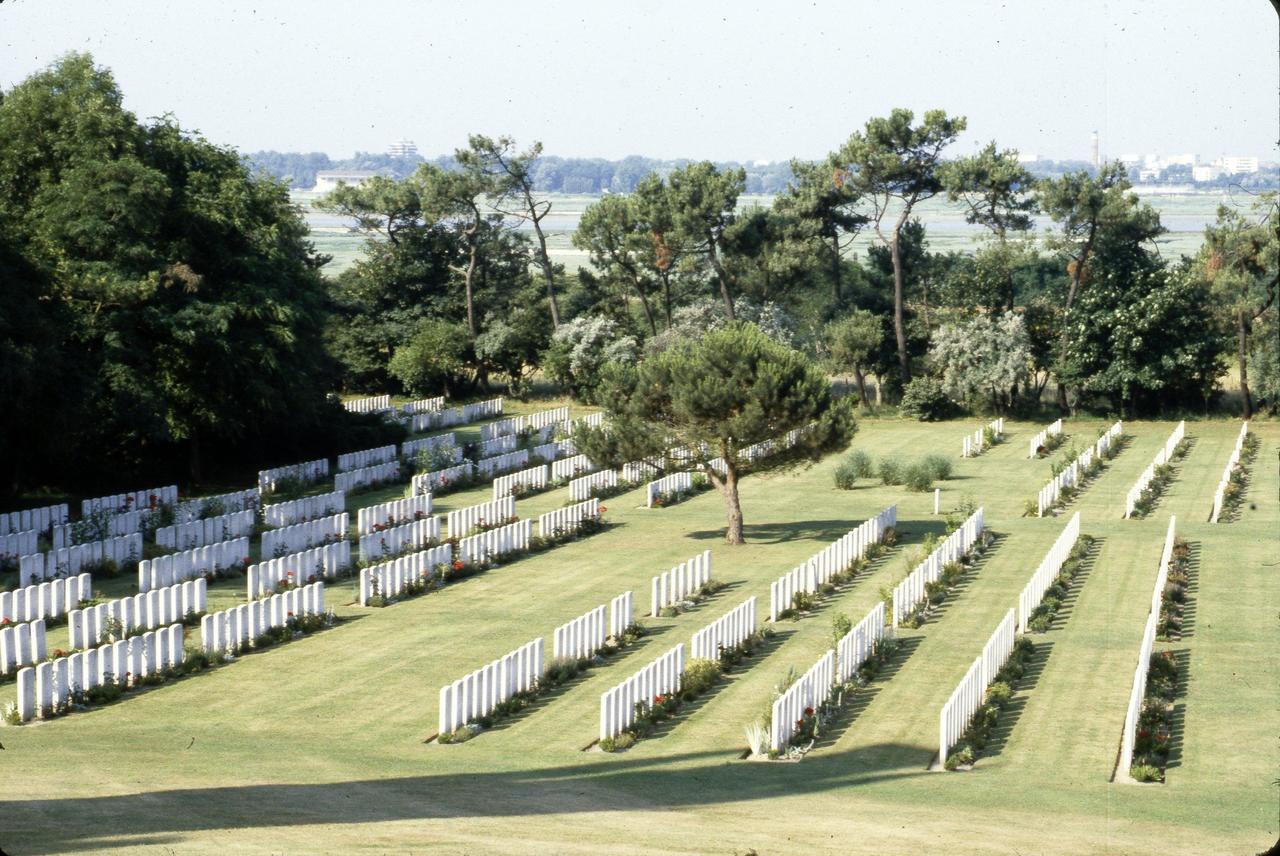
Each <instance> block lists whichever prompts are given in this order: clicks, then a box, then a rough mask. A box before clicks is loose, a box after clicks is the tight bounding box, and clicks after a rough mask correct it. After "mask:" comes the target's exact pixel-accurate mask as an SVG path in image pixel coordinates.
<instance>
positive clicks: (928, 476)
mask: <svg viewBox="0 0 1280 856" xmlns="http://www.w3.org/2000/svg"><path fill="white" fill-rule="evenodd" d="M902 483H903V484H904V485H906V488H907V490H910V491H915V492H916V493H921V492H923V491H926V490H930V489H932V488H933V469H932V468H931V467H930V466H929V465H928V464H927V463H925V462H923V461H917V462H916V463H914V464H908V465H907V466H906V468H904V469H903V470H902Z"/></svg>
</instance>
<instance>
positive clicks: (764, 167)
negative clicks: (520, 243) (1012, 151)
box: [245, 151, 1096, 196]
mask: <svg viewBox="0 0 1280 856" xmlns="http://www.w3.org/2000/svg"><path fill="white" fill-rule="evenodd" d="M245 160H246V161H247V162H248V164H249V165H250V168H251V169H254V170H262V171H263V172H266V173H267V174H269V175H271V176H273V177H275V178H277V179H279V180H280V181H283V182H285V183H286V184H288V185H289V187H290V188H294V189H301V190H306V189H307V188H310V187H314V186H315V183H316V173H317V172H320V171H325V170H348V169H349V170H369V171H371V172H376V173H378V174H379V175H382V176H385V177H387V178H408V177H409V176H410V175H411V174H412V173H413V171H414V170H415V169H417V168H418V165H419V164H423V163H430V164H432V165H433V166H437V167H440V168H441V169H445V170H456V169H457V168H458V163H457V159H456V158H455V157H454V156H453V155H441V156H439V157H436V158H432V159H431V160H427V159H426V158H423V157H422V156H420V155H413V156H410V157H392V156H391V155H388V154H379V153H377V152H356V153H355V155H353V156H352V157H349V158H340V159H336V160H335V159H333V158H330V157H329V156H328V155H327V154H325V153H324V152H277V151H260V152H253V153H251V154H248V155H245ZM692 163H694V162H693V161H691V160H689V159H687V158H676V159H674V160H662V159H659V158H646V157H641V156H640V155H630V156H628V157H625V158H622V159H621V160H607V159H605V158H562V157H556V156H554V155H543V156H541V157H540V158H538V162H537V163H536V164H534V167H533V170H532V178H533V189H534V190H536V191H538V192H539V193H577V194H599V193H605V192H608V193H633V192H635V189H636V187H637V186H639V184H640V182H641V181H643V180H644V179H645V178H646V177H647V176H649V175H650V174H656V175H658V176H661V177H663V178H665V177H666V176H667V175H669V174H670V173H672V172H674V171H675V170H678V169H683V168H685V167H687V166H689V165H690V164H692ZM1026 166H1027V169H1028V171H1029V173H1030V174H1031V175H1032V176H1034V177H1036V178H1058V177H1061V176H1062V175H1065V174H1066V173H1068V172H1080V171H1084V172H1088V173H1091V174H1092V173H1095V172H1096V170H1094V169H1093V167H1092V165H1091V164H1089V163H1088V162H1087V161H1070V160H1068V161H1053V160H1036V161H1032V162H1030V163H1028V164H1027V165H1026ZM716 168H717V169H720V170H722V171H731V170H737V169H741V170H742V172H743V176H744V179H745V183H744V185H743V189H744V192H745V193H748V194H750V195H753V196H756V195H766V196H772V195H775V194H778V193H783V192H784V191H786V189H787V187H788V185H790V184H791V181H792V179H793V178H794V175H793V174H792V172H791V164H790V163H789V162H787V161H777V162H772V163H767V164H757V163H739V162H737V161H722V162H718V163H716Z"/></svg>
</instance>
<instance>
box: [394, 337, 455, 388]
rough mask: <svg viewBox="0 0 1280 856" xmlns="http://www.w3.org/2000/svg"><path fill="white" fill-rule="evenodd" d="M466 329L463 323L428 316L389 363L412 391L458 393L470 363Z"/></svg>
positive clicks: (400, 379) (399, 378) (395, 375)
mask: <svg viewBox="0 0 1280 856" xmlns="http://www.w3.org/2000/svg"><path fill="white" fill-rule="evenodd" d="M466 356H467V330H466V328H465V327H463V326H462V325H460V324H456V323H450V322H448V321H440V320H435V319H426V320H424V321H422V322H421V323H420V324H419V325H418V329H417V331H416V332H415V333H414V335H413V338H411V339H410V340H409V341H408V342H407V343H405V344H404V345H401V346H400V347H398V348H396V350H395V353H394V354H393V355H392V357H391V363H390V365H389V367H388V369H389V371H390V372H391V374H392V376H393V377H395V378H396V379H398V380H399V381H400V383H401V384H403V385H404V388H405V389H406V390H408V391H409V393H410V394H412V395H418V396H427V395H438V394H440V392H442V391H443V392H444V394H445V395H450V396H452V395H455V394H456V393H457V391H458V389H459V387H460V384H461V378H462V375H463V371H464V370H465V369H466V367H467V359H466Z"/></svg>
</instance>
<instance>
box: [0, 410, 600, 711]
mask: <svg viewBox="0 0 1280 856" xmlns="http://www.w3.org/2000/svg"><path fill="white" fill-rule="evenodd" d="M500 412H501V400H497V401H496V403H495V402H486V403H482V405H481V406H479V407H474V406H473V407H471V408H470V410H469V411H468V417H469V418H470V417H471V416H480V417H483V416H488V415H494V414H496V413H500ZM567 415H568V414H567V409H566V410H564V412H563V413H561V412H560V411H551V412H549V415H548V416H540V415H537V414H535V415H534V417H533V419H532V421H534V422H537V421H539V420H542V421H548V420H549V418H550V417H558V416H563V417H564V418H567ZM469 418H468V419H467V420H464V421H470V419H469ZM595 421H596V422H597V423H598V419H596V420H595ZM516 430H519V426H518V425H517V428H516ZM427 440H428V442H430V441H431V440H432V438H427ZM410 442H414V441H410ZM417 442H419V443H421V442H422V441H417ZM390 448H391V450H392V451H393V452H394V447H390ZM560 448H562V447H560V446H553V447H552V448H547V449H542V450H541V451H542V452H543V453H544V454H546V453H554V452H555V451H559V449H560ZM385 454H387V452H386V450H385V449H380V450H366V452H362V453H352V454H351V455H346V456H341V462H342V464H344V465H347V466H350V465H352V464H355V463H364V462H365V459H366V458H374V457H377V456H379V455H385ZM327 473H328V461H327V460H326V461H311V462H304V463H303V464H299V465H294V466H291V467H284V468H277V469H276V470H272V471H263V473H260V474H259V475H260V479H259V480H260V485H259V487H258V488H257V489H250V490H248V491H237V492H233V493H228V494H223V495H219V496H217V497H209V498H204V499H197V500H191V501H183V502H180V498H179V495H178V492H177V487H176V486H172V485H171V486H166V487H162V488H154V489H149V490H143V491H134V492H132V493H128V494H117V495H113V496H110V497H97V498H93V499H87V500H85V501H84V502H83V503H82V513H84V514H86V515H88V514H96V515H101V516H102V517H103V519H104V523H105V528H106V531H109V532H115V531H117V530H119V531H121V532H122V533H124V532H125V531H126V530H135V529H141V528H142V527H143V526H144V525H145V524H146V522H147V516H148V515H149V514H150V513H152V512H153V510H154V509H155V508H156V506H157V505H158V504H160V503H164V504H170V505H174V506H175V507H177V508H178V509H179V513H178V514H177V517H178V520H179V521H180V522H178V523H176V524H174V525H172V526H169V527H160V528H159V529H157V530H156V531H157V541H158V543H159V544H160V545H161V546H168V547H170V548H171V549H172V548H174V547H176V546H186V547H187V549H186V550H183V551H181V552H178V553H173V554H169V555H166V556H161V557H156V558H155V559H151V560H140V561H139V591H140V594H139V595H138V596H136V597H134V598H123V599H119V600H114V601H110V602H108V603H104V604H98V605H96V606H94V607H92V608H89V609H87V610H80V609H76V608H75V607H76V606H77V605H78V604H79V603H82V602H83V601H85V600H88V599H89V598H90V597H91V591H92V579H91V577H90V575H88V574H80V575H78V576H76V577H74V578H72V579H63V578H62V577H61V576H56V575H60V574H64V573H66V572H67V571H68V570H69V569H76V570H78V568H79V567H80V566H82V565H83V564H87V563H89V562H92V561H99V560H102V559H104V558H105V559H112V560H114V561H117V562H120V563H124V562H128V561H134V560H139V559H140V556H141V553H142V549H141V546H142V545H141V544H140V543H139V542H140V541H141V539H142V533H141V532H140V531H128V532H127V534H121V535H119V536H116V537H112V538H108V539H100V540H98V541H96V542H88V543H84V544H71V545H69V546H67V547H64V548H62V549H60V550H53V551H50V554H49V555H48V556H44V555H35V554H32V553H27V554H26V556H24V557H22V558H25V559H26V562H25V563H24V570H26V572H27V573H26V575H25V576H26V578H24V579H23V580H22V581H23V582H27V583H29V585H25V586H23V587H21V588H19V589H18V590H17V591H16V592H4V593H2V595H0V630H2V631H3V632H2V633H0V648H2V649H3V652H2V653H3V654H4V656H3V657H0V670H2V671H9V670H11V669H14V668H18V667H20V666H24V665H26V666H34V669H26V670H22V671H27V672H29V674H26V675H24V676H23V677H22V678H21V684H22V690H23V693H24V694H23V697H22V698H20V699H19V701H18V703H17V705H16V707H17V708H18V709H19V712H20V718H22V719H23V720H24V721H25V720H26V719H29V718H30V717H31V715H33V713H34V714H35V715H41V716H43V715H47V714H48V713H50V712H52V711H56V710H59V709H63V708H65V706H66V705H65V703H66V702H67V700H68V699H72V698H74V697H77V696H78V695H80V694H82V693H83V692H85V691H87V690H89V689H92V688H94V687H96V686H100V685H101V683H102V682H103V681H104V680H109V679H112V677H113V676H114V675H116V674H117V673H118V672H119V670H115V671H112V670H111V669H110V668H97V666H96V659H97V654H96V651H97V649H96V648H93V647H89V646H95V645H97V643H98V642H99V640H100V639H101V637H102V636H104V635H106V629H105V628H107V627H112V625H114V627H113V628H112V630H113V632H115V633H118V634H122V635H124V636H125V637H126V638H125V639H122V640H120V642H122V643H123V644H124V645H125V646H126V648H125V649H124V650H130V648H129V647H128V646H130V645H132V644H133V643H132V642H131V640H132V639H134V638H137V639H144V638H145V639H146V640H148V641H149V640H150V639H151V636H152V635H153V634H152V633H150V632H145V633H138V631H140V630H146V631H152V630H153V628H156V627H158V626H162V625H163V624H164V623H165V622H167V621H171V620H177V621H181V620H184V619H187V618H190V617H194V616H198V615H200V614H201V613H203V612H204V611H205V603H206V595H205V592H206V590H207V589H206V581H205V579H203V578H202V577H201V576H200V575H201V574H203V573H204V572H206V571H216V570H219V569H221V568H226V567H228V566H230V565H234V564H238V563H244V564H248V560H247V558H246V556H247V554H248V552H249V550H248V537H247V536H248V535H249V533H251V531H252V526H253V521H254V519H255V517H256V513H257V510H258V508H259V506H260V505H261V494H262V483H263V482H264V481H265V482H266V483H267V484H272V483H274V482H276V481H278V480H279V479H281V478H283V477H287V476H292V477H295V478H299V479H300V480H302V481H304V482H305V481H310V480H314V479H315V478H317V477H323V476H324V475H327ZM250 495H252V496H250ZM424 501H425V504H426V508H427V510H429V508H430V501H431V498H430V496H429V495H428V496H426V497H425V498H414V497H410V498H408V499H405V500H393V501H390V502H386V503H382V504H380V505H379V506H378V507H377V508H375V509H372V510H370V511H368V512H367V513H364V514H362V520H361V521H360V525H361V526H362V527H363V526H366V525H367V526H368V528H372V527H373V526H374V525H375V521H376V522H377V525H381V522H382V521H384V520H396V519H402V518H398V517H397V516H398V515H404V514H405V513H406V512H407V511H408V512H412V511H413V510H414V508H420V507H421V506H422V504H423V502H424ZM211 502H218V503H219V504H221V505H223V507H224V508H226V507H227V506H228V505H229V506H231V510H229V511H228V512H227V513H225V514H222V515H217V516H214V517H210V518H205V519H199V514H200V513H201V511H202V508H203V507H204V506H205V504H206V503H211ZM333 505H338V506H342V505H345V500H344V497H343V494H342V492H340V491H335V492H334V493H331V494H328V495H325V496H324V497H320V498H316V497H307V498H303V499H302V500H295V501H292V502H291V503H284V504H277V505H276V506H267V509H266V510H267V511H268V512H269V513H271V514H272V517H271V519H273V520H274V519H275V518H276V517H279V518H280V520H279V522H280V523H282V524H283V525H282V526H279V527H278V528H277V529H272V530H268V532H266V533H264V535H265V536H266V537H265V538H264V541H266V542H267V543H266V544H265V545H264V546H265V547H267V548H270V550H271V551H272V552H279V551H282V550H283V551H286V552H287V551H288V550H290V549H297V548H299V547H302V548H303V549H301V550H299V551H298V552H296V553H293V554H292V555H291V556H285V557H282V559H283V560H284V562H279V561H278V560H268V562H275V563H278V564H287V563H289V560H290V559H293V560H294V562H295V563H296V562H297V561H298V560H301V561H302V562H303V563H304V564H307V565H308V566H309V564H310V563H309V562H308V559H309V558H310V557H311V554H313V553H317V552H318V553H322V554H323V555H322V556H320V557H319V561H318V562H317V570H318V571H320V573H321V574H322V575H324V576H326V577H329V576H333V575H336V572H337V571H338V570H342V569H344V568H345V566H347V565H349V562H350V558H349V556H350V542H348V541H346V540H345V539H346V535H347V528H348V525H349V520H348V518H347V515H345V514H343V513H339V514H333V515H330V516H328V517H327V518H326V517H322V518H319V519H314V518H310V517H309V515H312V514H314V513H315V512H316V511H317V510H318V507H320V506H323V507H324V508H325V509H326V510H328V509H329V508H331V507H332V506H333ZM582 505H583V506H585V505H588V504H587V503H583V504H582ZM281 506H284V507H281ZM410 506H413V508H410ZM112 511H114V512H115V513H114V514H112ZM362 511H363V510H362ZM366 514H367V516H366ZM69 516H70V509H69V506H68V505H66V504H59V505H53V506H45V507H43V508H39V509H27V510H24V511H21V512H11V513H6V514H3V515H0V532H3V535H0V537H2V538H3V539H4V540H3V542H0V547H3V546H8V545H10V544H13V545H17V546H23V549H24V551H25V550H28V549H31V548H33V547H35V546H37V543H38V538H39V535H40V532H41V531H44V532H45V533H46V534H49V535H50V537H53V538H55V540H56V539H57V537H58V536H59V535H61V536H62V537H61V540H62V541H63V542H64V543H66V542H67V541H69V540H70V539H71V538H72V534H71V530H70V527H72V526H73V524H71V523H70V521H69ZM586 516H587V515H586V514H584V509H582V508H576V507H575V508H570V509H562V510H558V511H557V512H554V513H552V514H551V515H549V517H550V518H552V519H554V520H555V528H556V530H557V531H558V532H560V531H563V530H564V529H565V528H566V526H568V527H570V528H571V527H572V526H573V525H575V524H580V523H581V521H582V520H583V519H585V517H586ZM286 520H287V521H290V522H285V521H286ZM415 522H416V523H417V524H418V527H417V528H421V525H422V524H423V523H424V522H425V521H422V520H418V521H415ZM435 522H436V523H437V528H436V529H435V531H434V532H431V533H430V534H429V535H428V536H427V537H428V538H431V539H434V538H438V535H439V532H438V520H436V521H435ZM411 525H412V524H411ZM428 526H429V524H428ZM403 528H408V527H403V526H402V527H394V528H388V529H387V530H386V531H388V532H393V531H395V530H396V529H403ZM379 534H381V533H379ZM485 534H487V533H485ZM500 534H501V533H500ZM338 539H341V540H338ZM317 540H319V541H322V542H325V543H324V544H323V546H322V547H319V548H312V547H311V544H312V543H314V542H315V541H317ZM419 540H425V539H416V538H415V539H413V540H412V541H411V543H412V544H413V545H415V546H416V544H417V543H418V541H419ZM487 540H488V541H492V540H493V538H492V536H490V537H489V538H488V539H487ZM501 540H503V539H500V541H501ZM202 542H213V543H202ZM504 546H507V544H506V543H505V541H504V542H503V543H502V544H500V545H499V548H498V549H497V550H494V549H492V545H490V549H489V550H488V551H487V552H486V551H485V550H484V549H483V548H479V549H476V548H473V558H480V557H483V558H491V557H492V556H493V555H494V554H500V553H501V552H502V547H504ZM521 546H523V547H525V548H527V546H528V544H527V539H526V540H525V543H524V544H523V545H521ZM342 547H345V548H346V550H345V551H343V550H341V548H342ZM228 551H230V552H228ZM344 552H345V557H344V556H342V555H341V554H342V553H344ZM335 555H336V556H337V558H336V560H335V558H334V557H335ZM326 559H328V561H326ZM37 560H38V564H39V568H38V569H37V568H36V564H37ZM50 563H52V564H53V566H54V569H53V571H52V573H51V574H50V575H51V576H53V579H49V580H44V581H40V582H37V581H36V580H37V579H38V578H41V577H44V576H45V574H46V573H47V570H46V569H47V567H48V565H49V564H50ZM260 564H262V565H263V567H262V568H258V567H257V566H252V567H254V568H255V569H256V570H259V571H260V572H264V573H260V574H258V575H255V576H258V578H259V580H258V581H259V586H260V587H262V586H263V585H272V586H274V585H275V584H278V583H279V582H280V581H279V580H271V579H270V577H271V574H270V572H269V568H270V565H269V564H268V563H260ZM285 579H286V580H288V576H286V577H285ZM290 582H291V583H292V580H290ZM250 589H251V591H250V602H249V603H246V604H243V605H241V606H238V607H233V608H231V609H228V610H224V611H222V612H220V613H214V614H211V615H205V616H204V617H203V620H202V637H203V638H202V643H201V644H202V647H203V648H204V649H205V650H206V651H207V652H227V653H231V652H234V651H236V650H241V649H243V648H244V647H247V646H249V645H252V644H253V641H254V640H255V639H256V638H257V637H259V636H261V635H262V634H263V633H264V632H266V631H268V630H270V629H272V628H276V627H282V626H285V625H286V624H287V623H288V621H289V619H292V618H294V617H295V615H315V614H323V613H324V596H323V584H322V583H313V584H311V585H304V586H302V587H301V588H297V589H293V590H289V591H285V592H283V593H282V594H278V595H273V596H271V597H268V598H267V599H266V600H258V601H254V600H253V599H252V598H253V597H255V596H258V597H260V596H261V593H256V594H255V593H254V592H253V591H252V589H253V585H252V580H251V583H250ZM64 613H70V620H71V624H72V627H71V632H72V636H73V643H72V644H73V645H77V646H78V647H79V646H83V647H87V648H88V650H86V651H77V652H75V653H74V654H73V655H71V657H76V658H80V657H81V656H82V655H84V656H92V657H93V658H94V659H95V668H94V669H90V670H87V671H85V670H83V669H82V664H81V661H80V659H76V660H71V658H69V657H68V658H58V659H56V660H52V661H47V662H45V658H46V650H47V645H46V639H45V632H44V631H45V623H44V620H43V619H44V618H45V617H50V618H52V617H58V616H60V615H62V614H64ZM14 619H19V620H20V623H19V624H16V625H13V626H10V625H12V623H13V621H14ZM174 626H175V627H178V628H179V634H180V632H181V625H174ZM155 632H156V633H163V630H162V631H155ZM117 644H119V643H109V645H107V646H103V647H104V648H107V647H111V646H114V645H117ZM136 647H137V649H138V650H139V651H140V652H142V653H141V655H140V656H142V657H143V660H142V661H141V662H140V663H139V665H140V669H134V670H131V671H127V672H125V673H124V676H123V677H119V678H114V679H115V681H116V682H117V683H121V682H124V681H125V680H126V679H127V680H136V679H137V678H138V677H142V676H145V675H147V674H150V673H152V672H155V671H164V670H165V669H169V668H173V667H174V666H176V665H177V663H178V662H180V660H181V644H180V642H179V645H178V650H177V652H176V653H174V652H170V653H167V654H161V655H160V656H158V658H151V654H150V653H148V652H150V651H152V650H155V651H160V650H161V648H160V646H159V645H156V646H154V648H152V647H147V642H142V643H139V644H138V645H137V646H136ZM113 650H115V649H113ZM129 656H132V655H129ZM173 658H176V659H173ZM64 661H66V662H64ZM107 661H108V660H107V658H104V662H107ZM126 662H127V660H126ZM148 664H150V666H149V667H148ZM45 667H49V668H48V669H46V668H45ZM90 671H92V672H95V676H94V677H93V678H89V677H87V676H88V675H89V672H90ZM20 674H21V672H20Z"/></svg>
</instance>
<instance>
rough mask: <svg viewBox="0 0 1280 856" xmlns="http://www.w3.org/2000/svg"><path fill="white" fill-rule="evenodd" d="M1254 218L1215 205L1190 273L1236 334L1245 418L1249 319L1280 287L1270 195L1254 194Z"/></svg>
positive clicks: (1279, 239)
mask: <svg viewBox="0 0 1280 856" xmlns="http://www.w3.org/2000/svg"><path fill="white" fill-rule="evenodd" d="M1258 208H1259V213H1260V214H1261V216H1260V217H1259V218H1258V219H1257V220H1253V219H1250V218H1249V217H1246V216H1245V215H1244V214H1242V213H1241V212H1239V211H1237V210H1235V209H1232V208H1228V207H1226V206H1225V205H1219V206H1218V218H1217V220H1216V222H1214V224H1213V225H1212V226H1208V227H1206V228H1205V243H1204V246H1203V247H1201V249H1200V253H1199V256H1198V258H1197V260H1196V264H1195V269H1194V270H1195V275H1196V276H1198V277H1199V278H1200V279H1201V280H1202V281H1204V282H1206V283H1207V284H1208V285H1209V289H1210V292H1211V294H1212V295H1213V302H1214V305H1215V306H1216V307H1217V308H1218V311H1219V314H1220V315H1221V316H1222V317H1223V321H1224V322H1225V323H1226V324H1227V325H1229V326H1230V327H1231V328H1232V330H1233V333H1234V337H1235V340H1236V348H1235V350H1236V366H1237V367H1238V369H1239V372H1240V399H1241V407H1242V409H1243V413H1242V416H1243V417H1244V418H1245V419H1248V418H1250V417H1251V416H1252V415H1253V397H1252V395H1251V394H1250V391H1249V352H1250V350H1251V349H1252V342H1251V336H1252V335H1253V325H1254V323H1255V322H1256V321H1257V320H1258V319H1259V318H1261V317H1262V315H1263V314H1264V313H1266V312H1267V311H1268V310H1270V309H1271V308H1272V306H1274V305H1275V304H1276V295H1277V292H1280V232H1277V222H1280V218H1278V217H1277V211H1278V210H1280V209H1278V208H1277V203H1276V195H1275V194H1274V193H1270V194H1267V195H1266V196H1265V197H1263V198H1262V199H1260V200H1259V204H1258Z"/></svg>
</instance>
